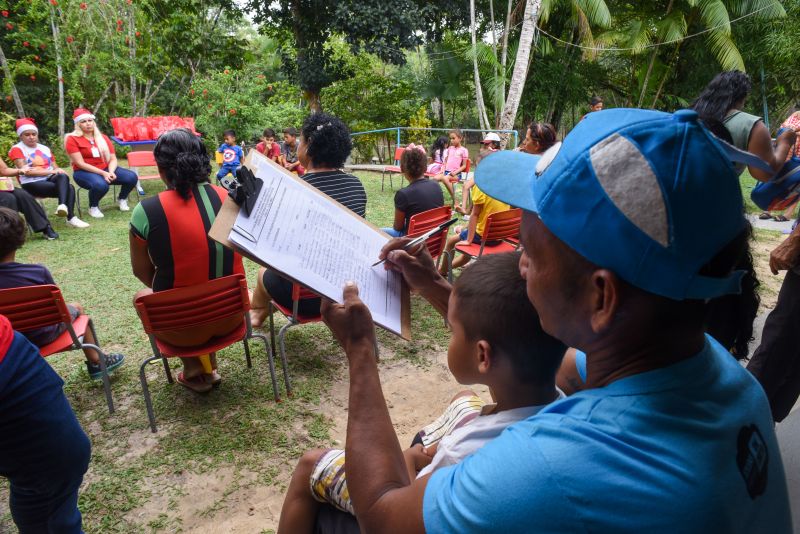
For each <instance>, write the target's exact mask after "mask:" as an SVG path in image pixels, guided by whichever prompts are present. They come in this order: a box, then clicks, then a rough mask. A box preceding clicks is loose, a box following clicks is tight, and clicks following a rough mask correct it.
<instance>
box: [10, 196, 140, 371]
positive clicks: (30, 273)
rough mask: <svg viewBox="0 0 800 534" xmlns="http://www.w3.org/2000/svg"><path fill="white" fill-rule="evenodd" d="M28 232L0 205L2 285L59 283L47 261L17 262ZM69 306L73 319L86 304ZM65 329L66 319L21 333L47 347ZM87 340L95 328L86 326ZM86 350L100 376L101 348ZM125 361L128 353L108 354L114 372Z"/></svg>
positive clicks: (88, 367)
mask: <svg viewBox="0 0 800 534" xmlns="http://www.w3.org/2000/svg"><path fill="white" fill-rule="evenodd" d="M27 233H28V232H27V228H25V222H24V221H23V220H22V218H21V217H20V216H19V214H17V212H15V211H12V210H10V209H8V208H0V289H14V288H17V287H29V286H42V285H48V284H53V285H55V281H54V280H53V275H52V274H50V271H48V270H47V267H45V266H44V265H38V264H33V263H17V262H16V261H15V260H16V256H17V250H19V249H20V248H22V245H23V244H24V243H25V236H26V234H27ZM67 308H68V309H69V313H70V315H71V316H72V320H73V321H74V320H75V319H77V318H78V316H79V315H81V314H82V313H83V308H82V307H81V305H80V304H76V303H70V304H67ZM65 330H66V326H65V325H64V323H59V324H57V325H52V326H46V327H44V328H37V329H35V330H26V331H24V332H21V333H22V334H23V335H24V336H25V337H27V338H28V341H30V342H31V343H33V344H34V345H36V346H37V347H44V346H45V345H48V344H50V343H52V342H53V341H55V340H56V339H58V337H59V336H60V335H61V334H63V333H64V331H65ZM83 341H84V342H85V343H89V344H92V345H96V344H97V341H96V340H95V338H94V332H93V331H92V329H91V328H87V329H86V334H85V335H84V338H83ZM83 352H84V354H85V355H86V370H87V371H88V372H89V377H90V378H93V379H94V378H100V377H101V376H102V371H101V369H100V356H99V355H98V354H97V351H95V350H94V349H84V351H83ZM123 361H125V356H123V355H122V354H107V355H106V369H107V370H108V372H109V373H110V372H111V371H113V370H114V369H116V368H117V367H119V366H120V365H122V362H123Z"/></svg>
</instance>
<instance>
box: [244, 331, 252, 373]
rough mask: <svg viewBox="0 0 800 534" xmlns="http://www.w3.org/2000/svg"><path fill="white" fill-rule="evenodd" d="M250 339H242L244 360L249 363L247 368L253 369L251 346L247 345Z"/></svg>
mask: <svg viewBox="0 0 800 534" xmlns="http://www.w3.org/2000/svg"><path fill="white" fill-rule="evenodd" d="M248 337H249V336H245V337H244V339H242V343H243V344H244V359H245V360H246V361H247V368H248V369H252V368H253V363H252V362H251V361H250V344H249V343H247V338H248Z"/></svg>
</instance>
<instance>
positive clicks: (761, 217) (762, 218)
mask: <svg viewBox="0 0 800 534" xmlns="http://www.w3.org/2000/svg"><path fill="white" fill-rule="evenodd" d="M758 218H759V219H761V220H762V221H766V220H767V219H771V218H772V215H770V214H769V212H767V211H764V212H762V213H761V215H759V216H758Z"/></svg>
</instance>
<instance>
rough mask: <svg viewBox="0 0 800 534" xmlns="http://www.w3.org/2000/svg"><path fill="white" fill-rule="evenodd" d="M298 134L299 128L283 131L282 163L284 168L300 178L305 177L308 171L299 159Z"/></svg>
mask: <svg viewBox="0 0 800 534" xmlns="http://www.w3.org/2000/svg"><path fill="white" fill-rule="evenodd" d="M297 133H298V132H297V128H292V127H289V128H286V129H285V130H283V143H281V159H280V163H281V165H283V166H284V168H286V169H289V170H290V171H291V172H295V173H297V175H298V176H303V175H304V174H305V173H306V170H305V169H304V168H303V166H302V165H300V160H298V159H297V147H298V142H297Z"/></svg>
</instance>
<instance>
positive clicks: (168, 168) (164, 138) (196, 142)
mask: <svg viewBox="0 0 800 534" xmlns="http://www.w3.org/2000/svg"><path fill="white" fill-rule="evenodd" d="M153 155H154V156H155V158H156V165H158V170H159V171H163V172H164V174H165V175H166V177H167V182H168V183H169V185H171V186H172V187H174V188H175V191H177V192H178V194H179V195H180V196H181V198H183V199H186V200H188V199H189V198H190V197H191V190H192V187H194V186H196V185H198V184H203V183H206V182H208V176H209V175H210V174H211V163H209V156H208V151H207V150H206V147H205V145H204V144H203V142H202V141H200V139H199V138H198V137H197V136H196V135H194V134H193V133H192V132H190V131H189V130H187V129H186V128H178V129H177V130H170V131H168V132H164V133H163V134H161V136H160V137H159V138H158V143H156V147H155V148H154V149H153Z"/></svg>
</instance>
